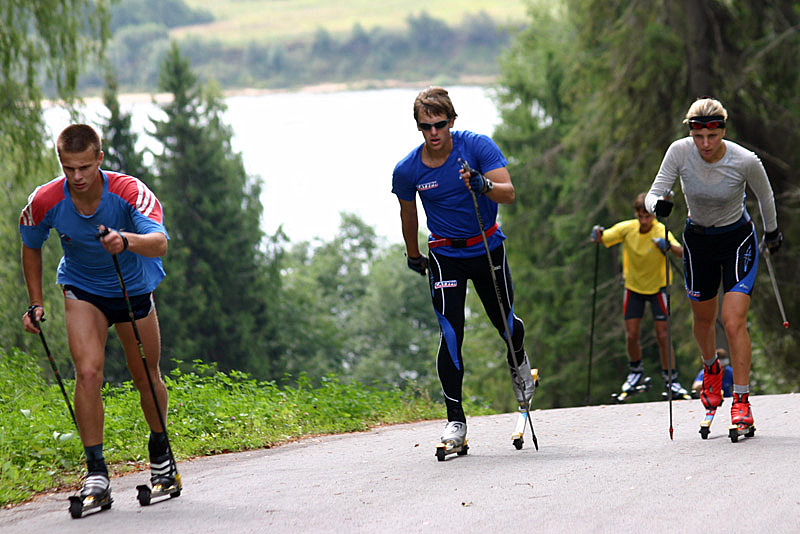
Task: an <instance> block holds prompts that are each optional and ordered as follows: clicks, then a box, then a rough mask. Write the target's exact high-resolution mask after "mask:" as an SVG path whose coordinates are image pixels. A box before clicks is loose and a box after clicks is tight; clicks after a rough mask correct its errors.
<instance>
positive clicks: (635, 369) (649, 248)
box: [592, 193, 689, 399]
mask: <svg viewBox="0 0 800 534" xmlns="http://www.w3.org/2000/svg"><path fill="white" fill-rule="evenodd" d="M644 197H645V194H644V193H642V194H640V195H638V196H637V197H636V200H635V201H634V203H633V209H634V213H635V214H636V218H635V219H629V220H625V221H621V222H618V223H617V224H615V225H614V226H612V227H611V228H609V229H607V230H606V229H605V228H603V227H602V226H595V227H594V228H593V229H592V241H594V242H595V243H602V244H603V245H605V246H606V247H607V248H608V247H611V246H613V245H616V244H617V243H622V244H623V245H624V246H623V252H622V275H623V277H624V278H625V294H624V300H623V305H622V310H623V315H624V318H625V342H626V347H627V350H628V358H629V360H630V361H629V362H628V365H629V366H630V370H629V373H628V377H627V378H626V380H625V383H624V384H623V385H622V392H623V393H625V396H623V397H621V399H624V398H625V397H626V396H627V395H628V394H630V393H634V392H636V391H638V390H637V386H640V385H645V378H644V365H643V364H642V347H641V343H640V337H641V323H642V317H644V308H645V304H646V303H647V302H649V303H650V308H651V309H652V311H653V321H654V323H655V330H656V340H657V341H658V352H659V355H660V357H661V368H662V372H661V374H662V376H663V377H664V384H665V388H666V389H667V390H668V388H669V378H670V377H669V371H668V369H669V361H668V359H667V358H668V354H669V352H668V351H671V350H672V347H671V346H668V345H669V342H668V339H667V338H668V333H667V314H668V313H669V302H668V300H667V292H666V285H667V283H666V270H667V266H666V261H665V260H664V254H665V253H666V251H667V246H669V250H670V252H672V253H673V254H675V255H676V256H679V257H682V256H683V247H682V246H681V245H680V243H679V242H678V241H677V240H676V239H675V236H674V235H672V232H670V233H669V245H667V241H666V239H665V238H664V230H665V229H664V225H663V224H662V223H660V222H658V221H657V220H656V219H655V216H654V215H653V214H651V213H649V212H648V211H647V210H646V209H645V207H644ZM670 280H672V272H671V269H670ZM673 361H674V360H673ZM677 378H678V370H677V369H673V371H672V398H682V397H684V398H689V393H688V392H687V391H686V389H684V388H683V386H681V385H680V383H679V382H678V380H677ZM647 380H649V379H647Z"/></svg>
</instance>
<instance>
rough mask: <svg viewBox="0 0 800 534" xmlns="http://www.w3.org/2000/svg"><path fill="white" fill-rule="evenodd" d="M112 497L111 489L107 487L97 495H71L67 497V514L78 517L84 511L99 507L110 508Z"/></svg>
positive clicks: (102, 508) (81, 515)
mask: <svg viewBox="0 0 800 534" xmlns="http://www.w3.org/2000/svg"><path fill="white" fill-rule="evenodd" d="M113 502H114V499H112V498H111V490H110V489H108V490H106V491H105V492H104V493H101V494H99V495H86V496H84V497H81V496H80V495H72V496H71V497H70V498H69V515H71V516H72V519H80V518H81V517H83V514H84V512H88V511H90V510H94V509H95V508H100V510H103V511H105V510H110V509H111V503H113Z"/></svg>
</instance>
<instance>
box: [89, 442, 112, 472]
mask: <svg viewBox="0 0 800 534" xmlns="http://www.w3.org/2000/svg"><path fill="white" fill-rule="evenodd" d="M83 450H84V451H85V452H86V467H87V469H88V470H89V473H105V474H106V475H108V467H106V460H105V458H104V457H103V444H102V443H100V444H98V445H91V446H89V447H84V448H83Z"/></svg>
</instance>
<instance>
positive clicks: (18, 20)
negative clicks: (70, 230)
mask: <svg viewBox="0 0 800 534" xmlns="http://www.w3.org/2000/svg"><path fill="white" fill-rule="evenodd" d="M87 21H88V22H87ZM107 21H108V17H107V12H106V2H105V1H102V0H101V1H89V0H75V1H65V0H42V1H38V2H24V1H20V0H10V1H8V2H4V3H3V7H2V9H0V109H2V113H0V153H2V154H3V157H2V158H0V211H2V213H4V214H5V216H4V217H3V219H2V223H0V287H1V288H2V291H0V347H27V348H29V349H30V348H35V349H36V350H37V354H42V361H44V355H43V353H42V351H41V346H40V344H39V341H38V340H37V339H36V337H35V336H31V335H27V334H25V332H24V331H23V329H22V324H21V317H22V314H23V312H24V311H25V310H26V309H27V307H28V304H29V301H28V295H27V291H26V289H25V281H24V277H23V275H22V268H21V265H20V250H21V247H22V243H21V239H20V235H19V216H18V214H19V213H20V211H21V210H22V209H23V208H24V207H25V204H26V202H27V198H28V195H30V193H31V192H32V191H33V190H34V188H35V187H36V186H38V185H40V184H41V183H43V182H45V181H47V180H49V179H50V178H52V177H53V176H55V175H56V173H58V172H59V169H58V163H57V161H56V159H55V157H54V156H53V155H52V152H49V151H47V149H46V146H45V142H44V140H45V131H44V125H43V122H42V117H41V112H42V107H41V102H40V101H41V99H42V97H43V95H45V94H50V95H52V96H55V97H57V98H60V99H62V100H64V101H65V102H66V103H67V105H70V104H72V103H73V102H74V101H75V98H76V85H77V84H76V80H77V79H78V76H79V73H80V72H81V71H82V70H83V68H84V66H85V63H86V62H87V61H92V60H94V59H95V57H96V56H99V55H100V54H101V52H102V49H103V47H104V45H105V42H106V40H107V38H108V31H107ZM60 257H61V250H60V247H59V246H58V245H57V244H56V245H53V244H52V243H51V244H50V245H49V246H45V250H44V253H43V259H44V282H43V286H44V287H43V290H44V297H45V307H46V309H47V318H48V321H47V323H46V324H45V328H46V329H47V332H50V331H51V330H56V329H62V330H63V310H62V306H60V302H61V298H62V297H61V296H60V291H59V288H58V287H57V286H56V285H55V283H54V278H55V268H56V265H57V264H58V260H59V258H60ZM51 349H52V351H53V354H54V357H55V358H56V360H57V361H58V362H59V365H60V366H63V367H62V369H61V370H62V372H65V371H66V369H67V365H66V362H67V361H68V356H67V354H68V353H67V351H66V343H65V342H64V341H62V340H61V339H58V338H56V339H53V340H52V341H51Z"/></svg>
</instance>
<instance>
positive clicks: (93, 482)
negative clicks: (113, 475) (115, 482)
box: [79, 471, 110, 499]
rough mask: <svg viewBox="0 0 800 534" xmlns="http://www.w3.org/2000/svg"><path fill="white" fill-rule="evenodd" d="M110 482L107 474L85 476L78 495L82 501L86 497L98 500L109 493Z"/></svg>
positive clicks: (99, 473)
mask: <svg viewBox="0 0 800 534" xmlns="http://www.w3.org/2000/svg"><path fill="white" fill-rule="evenodd" d="M109 486H110V482H109V480H108V473H101V472H97V471H95V472H93V473H89V474H88V475H86V478H85V479H83V487H82V488H81V491H80V493H79V495H80V496H81V498H82V499H85V498H86V497H94V498H95V499H99V498H101V497H103V496H105V495H106V494H107V493H108V491H109Z"/></svg>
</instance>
